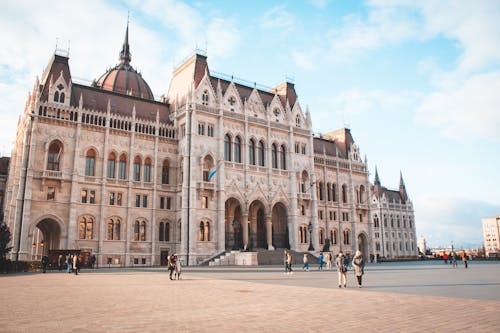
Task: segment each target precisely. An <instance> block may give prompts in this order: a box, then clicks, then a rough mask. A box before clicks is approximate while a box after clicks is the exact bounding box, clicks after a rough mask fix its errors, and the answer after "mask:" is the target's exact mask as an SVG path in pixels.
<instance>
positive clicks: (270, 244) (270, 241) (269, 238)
mask: <svg viewBox="0 0 500 333" xmlns="http://www.w3.org/2000/svg"><path fill="white" fill-rule="evenodd" d="M266 219H267V222H266V227H267V228H266V229H267V230H266V231H267V232H266V236H267V249H268V250H274V246H273V222H272V221H271V216H266Z"/></svg>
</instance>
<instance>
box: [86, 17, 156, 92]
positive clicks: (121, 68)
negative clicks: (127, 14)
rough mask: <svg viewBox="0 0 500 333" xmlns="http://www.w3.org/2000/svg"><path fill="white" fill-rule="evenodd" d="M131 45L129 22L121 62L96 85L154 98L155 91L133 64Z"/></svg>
mask: <svg viewBox="0 0 500 333" xmlns="http://www.w3.org/2000/svg"><path fill="white" fill-rule="evenodd" d="M131 59H132V57H131V53H130V46H129V44H128V24H127V31H126V33H125V41H124V42H123V47H122V50H121V51H120V63H119V64H118V65H116V66H115V67H114V68H111V69H109V70H108V71H107V72H106V73H104V74H103V75H101V77H100V78H99V80H97V82H95V83H94V85H93V86H94V87H97V88H101V89H104V90H109V91H113V92H116V93H119V94H126V95H131V96H135V97H139V98H144V99H149V100H154V96H153V92H152V91H151V88H149V85H148V84H147V82H146V81H145V80H144V79H143V78H142V76H141V74H140V73H138V72H137V71H136V70H135V69H134V68H133V67H132V66H131V65H130V61H131Z"/></svg>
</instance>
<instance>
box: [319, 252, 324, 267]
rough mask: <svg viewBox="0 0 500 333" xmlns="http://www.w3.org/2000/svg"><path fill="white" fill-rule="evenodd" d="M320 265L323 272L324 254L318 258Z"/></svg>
mask: <svg viewBox="0 0 500 333" xmlns="http://www.w3.org/2000/svg"><path fill="white" fill-rule="evenodd" d="M318 263H319V266H318V269H319V270H320V271H322V270H323V253H320V254H319V256H318Z"/></svg>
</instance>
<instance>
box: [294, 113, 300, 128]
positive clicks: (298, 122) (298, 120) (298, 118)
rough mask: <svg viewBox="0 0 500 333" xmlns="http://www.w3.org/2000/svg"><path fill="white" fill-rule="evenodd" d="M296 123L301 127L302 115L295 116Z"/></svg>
mask: <svg viewBox="0 0 500 333" xmlns="http://www.w3.org/2000/svg"><path fill="white" fill-rule="evenodd" d="M295 125H297V127H300V116H299V115H297V117H295Z"/></svg>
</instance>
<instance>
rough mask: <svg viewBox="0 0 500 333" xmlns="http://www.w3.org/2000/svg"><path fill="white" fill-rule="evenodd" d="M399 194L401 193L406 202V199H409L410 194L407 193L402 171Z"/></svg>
mask: <svg viewBox="0 0 500 333" xmlns="http://www.w3.org/2000/svg"><path fill="white" fill-rule="evenodd" d="M399 194H400V195H401V201H402V202H403V203H406V200H408V194H407V193H406V188H405V183H404V181H403V173H402V172H401V171H399Z"/></svg>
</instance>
